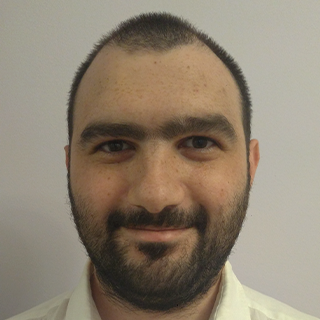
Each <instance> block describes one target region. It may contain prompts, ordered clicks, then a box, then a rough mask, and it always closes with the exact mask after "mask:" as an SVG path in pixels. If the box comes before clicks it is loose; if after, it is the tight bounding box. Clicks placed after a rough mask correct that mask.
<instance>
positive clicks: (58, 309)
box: [7, 292, 71, 320]
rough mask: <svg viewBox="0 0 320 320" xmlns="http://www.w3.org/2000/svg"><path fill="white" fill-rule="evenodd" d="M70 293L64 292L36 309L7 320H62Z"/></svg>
mask: <svg viewBox="0 0 320 320" xmlns="http://www.w3.org/2000/svg"><path fill="white" fill-rule="evenodd" d="M70 296H71V292H65V293H63V294H61V295H59V296H57V297H55V298H53V299H51V300H48V301H46V302H44V303H42V304H40V305H38V306H37V307H34V308H32V309H30V310H28V311H25V312H23V313H21V314H19V315H17V316H14V317H12V318H9V319H7V320H56V319H59V320H61V319H64V318H65V313H66V310H67V306H68V303H69V299H70Z"/></svg>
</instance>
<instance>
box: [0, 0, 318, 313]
mask: <svg viewBox="0 0 320 320" xmlns="http://www.w3.org/2000/svg"><path fill="white" fill-rule="evenodd" d="M159 10H161V11H169V12H172V13H175V14H178V15H182V16H184V17H186V18H189V19H190V20H191V21H192V22H194V23H195V24H196V25H197V26H198V27H200V28H201V29H203V30H204V31H206V32H207V33H209V34H210V35H212V36H213V37H214V38H215V39H216V40H217V41H218V42H220V44H221V45H223V46H224V47H225V48H226V49H227V50H228V51H229V52H230V53H231V54H232V55H234V56H235V57H236V60H237V61H238V62H239V63H240V65H241V66H242V68H243V69H244V72H245V74H246V76H247V78H248V81H249V84H250V86H251V91H252V98H253V104H254V125H253V136H254V137H255V138H258V139H259V140H260V143H261V155H262V157H261V163H260V167H259V169H258V173H257V176H256V181H255V184H254V187H253V191H252V197H251V205H250V208H249V212H248V219H247V222H246V225H245V228H244V229H243V232H242V234H241V237H240V239H239V241H238V244H237V246H236V248H235V249H234V253H233V255H232V257H231V262H232V264H233V267H234V269H235V271H236V273H237V275H238V277H239V278H240V280H241V281H242V282H243V283H245V284H247V285H249V286H251V287H253V288H254V289H256V290H259V291H261V292H263V293H265V294H268V295H271V296H273V297H275V298H277V299H280V300H282V301H284V302H286V303H288V304H290V305H292V306H294V307H296V308H298V309H300V310H302V311H305V312H307V313H310V314H313V315H316V316H318V317H319V316H320V303H319V301H320V287H319V284H320V272H319V270H320V257H319V253H320V249H319V248H320V245H319V243H320V191H319V190H320V125H319V123H320V18H319V17H320V1H319V0H313V1H312V0H303V1H302V0H288V1H286V0H259V1H253V0H252V1H249V0H247V1H243V0H242V1H237V0H234V1H230V0H229V1H228V0H223V1H219V0H212V1H191V0H188V1H187V0H175V1H171V0H168V1H150V0H145V1H143V0H138V1H137V0H136V1H129V0H128V1H121V0H120V1H119V0H117V1H106V0H104V1H92V0H91V1H85V0H76V1H64V0H55V1H16V0H5V1H4V0H1V3H0V43H1V49H0V76H1V85H0V108H1V116H0V137H1V138H0V219H1V220H0V221H1V223H0V244H1V246H0V257H1V258H0V319H4V318H6V317H8V316H10V315H13V314H16V313H18V312H20V311H23V310H25V309H27V308H30V307H32V306H34V305H36V304H38V303H40V302H42V301H44V300H46V299H49V298H50V297H53V296H54V295H56V294H58V293H60V292H62V291H65V290H67V289H69V288H72V287H73V286H74V285H75V284H76V283H77V280H78V277H79V275H80V273H81V271H82V268H83V264H84V262H85V260H86V256H85V253H84V249H83V248H82V247H81V245H80V244H79V242H78V240H77V235H76V232H75V231H74V228H73V225H72V222H71V221H70V217H69V208H68V205H67V196H66V194H67V192H66V179H65V175H66V170H65V166H64V151H63V146H64V145H65V144H66V123H65V118H66V115H65V109H66V98H67V92H68V89H69V85H70V81H71V79H72V76H73V72H74V71H75V69H76V67H77V65H78V64H79V62H80V61H81V60H82V59H83V58H84V57H85V55H86V54H87V53H88V51H89V50H90V48H91V46H92V43H93V42H94V41H96V40H97V39H98V38H99V37H100V36H101V34H102V33H104V32H105V31H107V30H109V29H110V28H111V27H113V26H115V25H116V24H117V23H118V22H119V21H121V20H123V19H125V18H128V17H129V16H131V15H134V14H138V13H141V12H146V11H159Z"/></svg>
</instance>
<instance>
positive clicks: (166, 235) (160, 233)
mask: <svg viewBox="0 0 320 320" xmlns="http://www.w3.org/2000/svg"><path fill="white" fill-rule="evenodd" d="M188 230H189V228H163V227H162V228H161V227H160V228H159V227H152V226H146V227H137V228H135V227H133V228H125V231H126V233H128V235H129V236H130V238H133V239H135V240H137V241H146V242H169V241H175V240H177V239H178V238H180V237H181V236H182V235H183V234H185V233H186V232H187V231H188Z"/></svg>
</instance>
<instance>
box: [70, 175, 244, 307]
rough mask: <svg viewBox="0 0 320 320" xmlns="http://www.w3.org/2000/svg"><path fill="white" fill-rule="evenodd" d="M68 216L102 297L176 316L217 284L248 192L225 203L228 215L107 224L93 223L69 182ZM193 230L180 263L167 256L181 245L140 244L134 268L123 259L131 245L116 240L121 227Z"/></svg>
mask: <svg viewBox="0 0 320 320" xmlns="http://www.w3.org/2000/svg"><path fill="white" fill-rule="evenodd" d="M68 186H69V197H70V203H71V208H72V214H73V217H74V221H75V224H76V226H77V229H78V232H79V236H80V239H81V240H82V242H83V244H84V246H85V248H86V250H87V252H88V255H89V257H90V259H91V261H92V263H93V264H94V266H95V269H96V274H97V276H98V279H99V282H100V284H101V285H102V287H103V289H104V291H105V294H106V295H107V296H108V297H110V298H112V299H116V300H118V301H120V302H121V303H123V302H127V303H129V304H130V305H132V306H134V307H136V308H138V309H142V310H149V311H162V312H168V311H174V310H177V309H181V308H183V307H186V306H187V305H189V304H191V303H194V302H195V301H196V300H198V299H200V298H201V297H202V296H203V295H204V294H205V293H207V292H208V290H209V289H210V288H211V287H212V285H213V284H214V283H215V282H216V281H217V280H218V276H219V273H220V271H221V269H222V267H223V266H224V264H225V262H226V260H227V258H228V256H229V254H230V252H231V250H232V248H233V246H234V243H235V241H236V239H237V237H238V235H239V232H240V230H241V227H242V223H243V220H244V218H245V213H246V209H247V206H248V200H249V189H250V186H249V184H248V183H247V185H246V187H245V188H244V190H242V192H241V193H240V194H238V195H236V196H235V197H234V199H233V201H232V203H229V206H228V208H227V209H228V210H226V209H225V208H220V209H219V210H217V211H218V212H214V213H211V214H208V213H207V212H206V210H205V209H204V208H203V207H198V208H195V209H193V210H189V211H181V210H171V209H165V210H163V211H161V212H160V213H158V214H151V213H149V212H148V211H146V210H139V211H119V210H115V211H112V212H110V213H109V214H108V215H107V216H108V218H107V221H106V222H105V224H104V225H103V224H99V223H97V222H95V221H94V217H95V213H94V212H92V210H91V209H90V204H88V203H86V202H85V201H83V200H82V199H79V198H77V199H76V200H75V198H74V196H73V194H72V191H71V187H70V181H69V184H68ZM139 226H140V227H142V226H155V227H160V226H162V227H176V228H194V229H195V230H196V231H197V242H196V243H186V244H185V245H184V246H183V247H182V248H180V250H182V251H183V252H182V253H181V259H171V258H170V253H171V252H172V251H174V250H175V249H176V246H179V244H178V245H177V244H172V243H165V242H160V243H159V242H155V243H153V242H147V243H146V242H142V243H137V244H135V246H136V249H137V250H138V251H140V252H141V253H143V254H144V257H145V258H144V259H143V260H141V261H140V263H137V262H136V261H130V260H129V259H128V258H127V253H128V250H129V248H130V247H132V246H133V244H132V243H124V242H123V241H121V237H119V236H118V230H119V229H120V228H121V227H139Z"/></svg>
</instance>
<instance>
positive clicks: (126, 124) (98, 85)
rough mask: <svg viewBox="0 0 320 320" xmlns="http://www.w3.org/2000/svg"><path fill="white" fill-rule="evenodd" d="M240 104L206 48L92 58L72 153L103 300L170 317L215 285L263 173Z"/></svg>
mask: <svg viewBox="0 0 320 320" xmlns="http://www.w3.org/2000/svg"><path fill="white" fill-rule="evenodd" d="M240 101H241V99H240V95H239V91H238V88H237V86H236V84H235V82H234V80H233V78H232V76H231V74H230V73H229V72H228V70H227V69H226V67H225V66H224V65H223V64H222V62H221V61H220V60H219V59H218V58H217V57H216V56H215V55H214V54H213V53H212V52H211V51H209V49H206V48H205V47H200V46H196V45H190V46H184V47H181V48H177V49H173V50H170V51H168V52H165V53H159V52H153V51H148V52H135V53H126V52H124V51H123V50H121V49H119V48H105V49H103V50H102V51H101V52H100V53H99V54H98V56H97V57H96V58H95V60H94V61H93V63H92V65H91V66H90V67H89V69H88V71H87V72H86V74H85V76H84V78H83V79H82V82H81V84H80V87H79V90H78V93H77V96H76V101H75V114H74V132H73V137H72V144H71V146H70V149H69V151H70V158H69V156H68V147H67V148H66V151H67V165H68V168H69V177H70V181H69V192H70V200H71V205H72V211H73V215H74V217H75V222H76V224H77V228H78V231H79V234H80V237H81V239H82V241H83V243H84V245H85V246H86V249H87V251H88V253H89V256H90V258H91V260H92V262H93V263H94V265H95V268H96V273H97V276H98V278H99V280H100V282H101V284H102V286H103V288H104V290H105V291H106V292H108V294H113V295H115V296H117V297H118V298H120V299H123V300H126V301H128V302H129V303H131V304H133V305H135V306H137V307H139V308H143V309H151V310H168V309H172V308H176V307H177V306H178V305H179V306H182V305H184V304H187V303H190V302H191V301H193V300H194V299H196V297H199V296H200V295H201V294H204V293H205V292H206V291H207V290H208V289H209V288H210V287H211V286H212V284H213V283H214V282H215V281H216V280H217V277H218V275H219V271H220V270H221V268H222V267H223V264H224V263H225V261H226V259H227V257H228V255H229V253H230V250H231V248H232V247H233V245H234V242H235V240H236V238H237V236H238V233H239V231H240V228H241V225H242V222H243V219H244V216H245V211H246V208H247V202H248V194H249V189H250V184H251V182H252V179H253V176H254V173H255V169H256V166H257V162H258V147H257V143H256V142H255V141H252V142H251V143H250V157H249V159H248V157H247V151H246V144H245V138H244V132H243V127H242V120H241V119H242V115H241V103H240ZM248 160H249V162H250V164H251V165H250V170H249V168H248ZM250 177H251V178H250ZM146 296H147V297H148V299H145V297H146ZM146 300H147V301H146Z"/></svg>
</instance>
